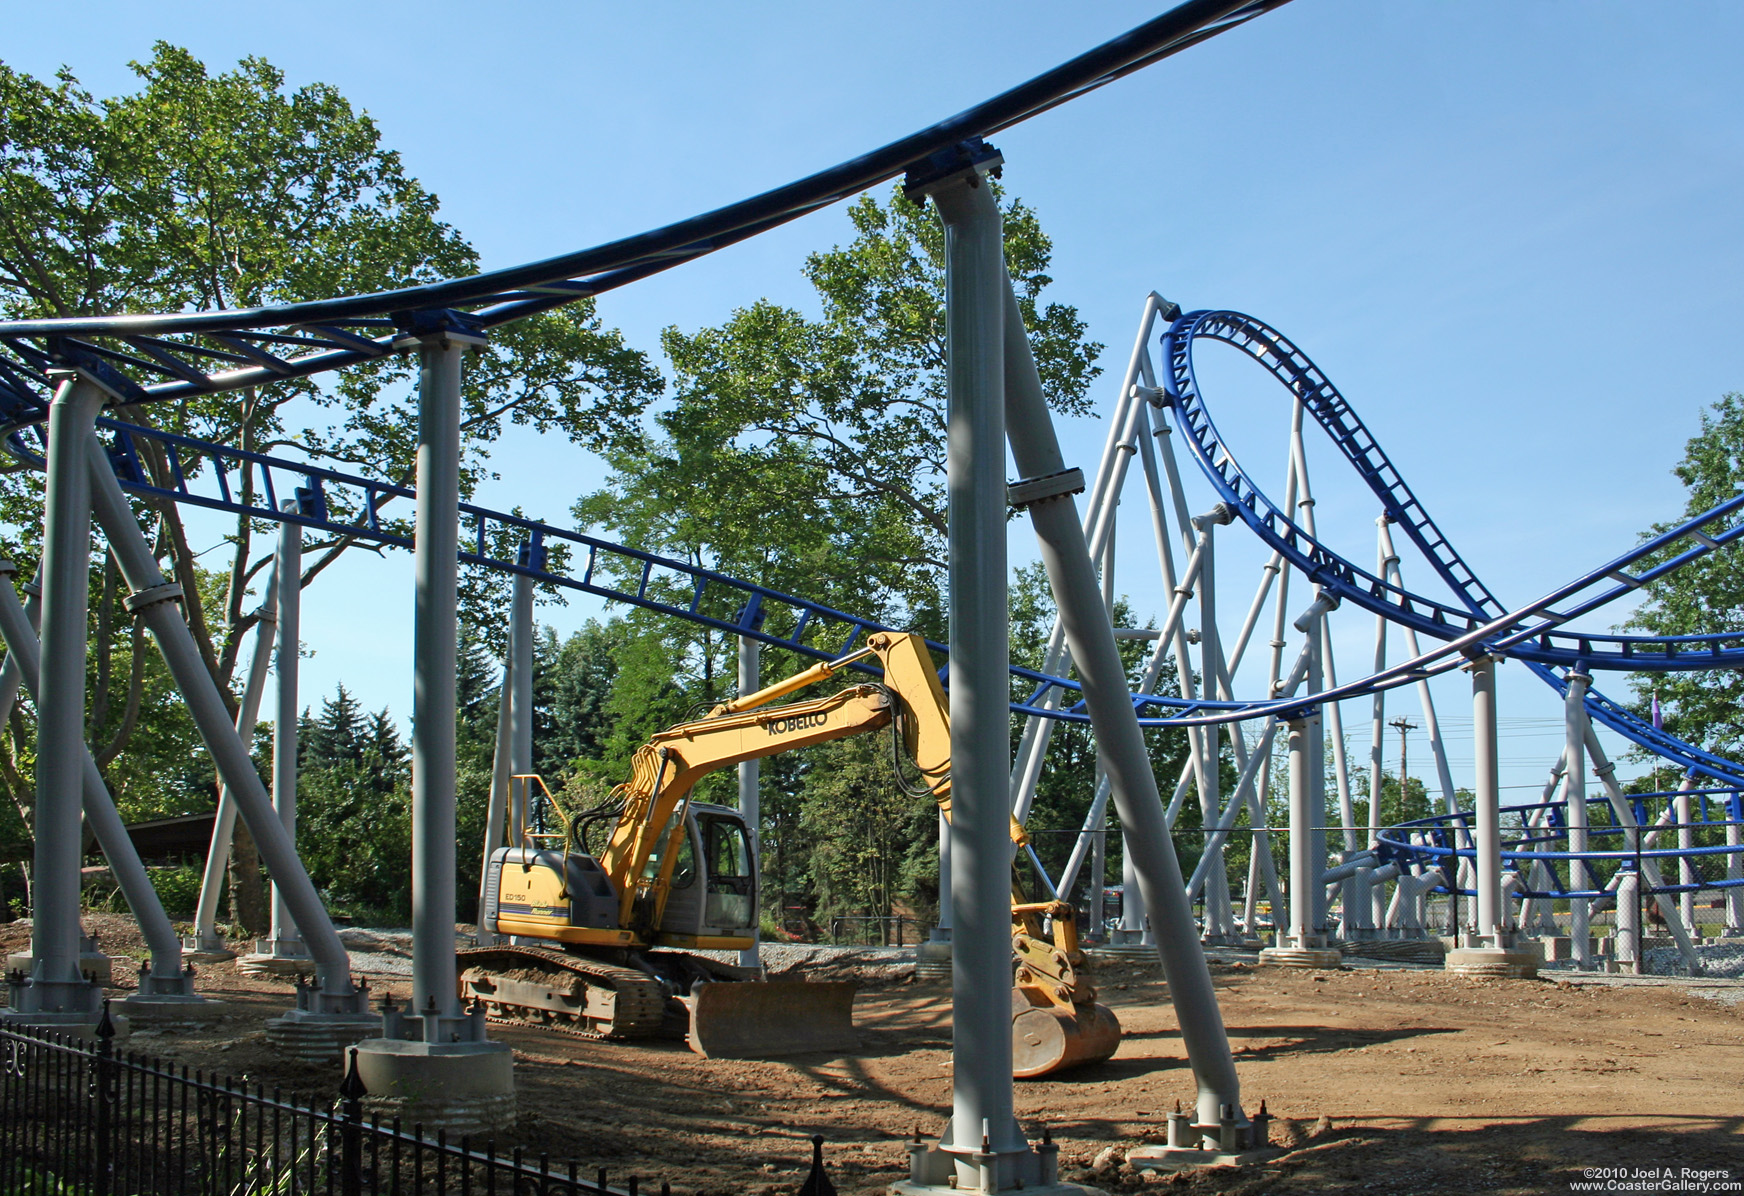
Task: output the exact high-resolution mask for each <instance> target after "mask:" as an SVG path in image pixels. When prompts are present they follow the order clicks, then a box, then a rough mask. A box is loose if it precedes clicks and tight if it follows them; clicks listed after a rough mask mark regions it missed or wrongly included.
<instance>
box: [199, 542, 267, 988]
mask: <svg viewBox="0 0 1744 1196" xmlns="http://www.w3.org/2000/svg"><path fill="white" fill-rule="evenodd" d="M254 617H255V619H256V622H255V625H254V654H253V655H252V656H251V657H250V658H249V662H248V679H247V680H246V681H245V682H244V683H243V686H242V703H241V707H240V709H238V710H237V712H236V735H237V738H239V739H240V740H242V742H243V743H253V742H254V725H255V723H257V722H258V721H260V699H261V695H262V694H264V693H265V692H266V674H267V669H268V668H269V667H270V666H271V664H272V645H273V636H274V633H275V632H276V631H277V630H278V621H279V565H278V562H277V561H276V560H275V561H274V562H273V564H272V568H271V569H269V570H268V571H267V576H266V591H265V594H264V595H263V597H262V598H261V602H260V607H259V609H257V610H256V611H255V612H254ZM235 831H236V798H235V797H233V796H232V795H231V793H230V786H228V785H220V786H219V787H218V813H217V815H216V817H214V818H213V820H212V842H211V845H210V846H209V847H207V849H206V868H205V872H204V874H203V875H202V876H201V877H200V901H199V904H198V906H197V907H196V908H195V911H194V933H193V936H192V937H191V938H189V939H188V941H187V942H186V943H185V944H184V945H185V946H186V947H187V948H188V949H190V950H192V951H197V952H202V953H222V954H223V955H224V956H226V957H228V956H229V954H230V953H229V951H228V950H227V949H226V948H225V946H224V938H223V936H222V935H220V934H219V933H218V894H219V893H220V891H221V890H222V889H223V887H224V872H225V866H226V865H227V864H228V863H229V861H230V841H231V838H232V836H233V835H234V834H235Z"/></svg>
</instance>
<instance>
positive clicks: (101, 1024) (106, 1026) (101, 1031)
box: [97, 997, 115, 1042]
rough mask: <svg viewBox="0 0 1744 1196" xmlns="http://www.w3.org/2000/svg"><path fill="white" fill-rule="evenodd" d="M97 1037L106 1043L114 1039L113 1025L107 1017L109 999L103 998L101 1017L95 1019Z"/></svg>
mask: <svg viewBox="0 0 1744 1196" xmlns="http://www.w3.org/2000/svg"><path fill="white" fill-rule="evenodd" d="M97 1037H98V1038H101V1039H103V1040H104V1041H105V1042H108V1041H109V1040H110V1039H113V1038H114V1037H115V1023H114V1022H113V1021H111V1020H110V1017H109V998H108V997H104V998H103V1016H102V1017H100V1018H98V1019H97Z"/></svg>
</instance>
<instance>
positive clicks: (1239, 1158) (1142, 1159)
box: [1126, 1146, 1284, 1171]
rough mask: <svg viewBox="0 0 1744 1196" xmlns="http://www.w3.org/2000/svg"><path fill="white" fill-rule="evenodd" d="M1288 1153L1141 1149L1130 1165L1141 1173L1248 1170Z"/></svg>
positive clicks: (1131, 1152)
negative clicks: (1198, 1169) (1187, 1170)
mask: <svg viewBox="0 0 1744 1196" xmlns="http://www.w3.org/2000/svg"><path fill="white" fill-rule="evenodd" d="M1283 1153H1284V1152H1283V1151H1282V1150H1281V1149H1279V1148H1278V1147H1276V1146H1263V1147H1259V1148H1257V1149H1254V1150H1235V1151H1230V1150H1193V1149H1190V1148H1186V1147H1174V1146H1141V1147H1139V1148H1138V1149H1136V1150H1129V1151H1127V1154H1126V1161H1127V1162H1128V1163H1130V1164H1132V1166H1133V1168H1134V1169H1136V1170H1139V1171H1184V1170H1186V1169H1187V1168H1188V1167H1245V1166H1247V1165H1248V1164H1250V1163H1263V1162H1265V1161H1266V1160H1267V1159H1275V1158H1277V1157H1278V1156H1279V1155H1281V1154H1283Z"/></svg>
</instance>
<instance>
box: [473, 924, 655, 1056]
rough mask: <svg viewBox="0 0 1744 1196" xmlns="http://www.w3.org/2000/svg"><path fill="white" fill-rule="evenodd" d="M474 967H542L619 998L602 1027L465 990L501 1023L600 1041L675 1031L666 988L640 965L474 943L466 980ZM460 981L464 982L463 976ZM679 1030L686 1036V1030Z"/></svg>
mask: <svg viewBox="0 0 1744 1196" xmlns="http://www.w3.org/2000/svg"><path fill="white" fill-rule="evenodd" d="M471 968H482V969H484V970H486V971H489V972H497V973H501V972H508V971H514V970H517V969H529V968H531V969H541V970H544V971H546V972H548V973H551V974H554V975H569V976H574V977H577V978H579V979H580V980H581V981H582V982H583V983H584V984H587V985H589V986H593V987H599V988H605V989H608V990H610V991H611V992H613V993H615V994H616V996H617V1001H616V1003H615V1011H614V1015H613V1017H612V1021H611V1024H610V1025H609V1026H605V1027H601V1026H599V1025H597V1024H596V1023H595V1022H594V1021H593V1020H592V1019H589V1018H586V1017H584V1016H582V1015H581V1014H576V1013H570V1014H566V1013H562V1012H557V1011H554V1010H550V1009H544V1008H539V1007H536V1006H526V1005H519V1004H514V1003H510V1002H504V1001H499V1000H493V999H491V998H490V997H488V996H484V995H482V994H474V993H463V995H466V996H472V997H474V999H478V1000H483V1001H484V1003H485V1017H486V1019H487V1020H489V1021H491V1022H495V1023H497V1024H498V1025H504V1026H529V1027H532V1028H534V1029H539V1030H550V1031H553V1032H555V1033H558V1034H566V1035H569V1036H570V1037H572V1038H585V1039H590V1040H593V1041H596V1042H597V1041H602V1040H615V1039H625V1038H659V1037H670V1036H671V1035H672V1028H671V1025H670V1022H669V1018H668V1014H667V1008H666V1004H667V997H666V989H665V987H664V986H663V985H662V984H661V983H660V982H659V981H658V980H656V979H655V978H654V977H652V976H650V975H648V973H646V972H643V971H640V970H639V969H637V968H631V967H624V966H622V965H620V964H612V963H606V962H605V961H603V960H598V959H589V958H587V957H585V956H579V955H568V954H559V953H558V952H556V951H546V950H542V949H540V948H538V947H515V946H498V947H475V948H471V949H469V950H465V951H462V952H460V958H459V969H460V973H461V975H462V977H463V978H464V976H465V973H466V972H467V971H468V970H469V969H471ZM462 983H463V986H464V979H463V981H462ZM679 1033H680V1035H682V1031H680V1032H679Z"/></svg>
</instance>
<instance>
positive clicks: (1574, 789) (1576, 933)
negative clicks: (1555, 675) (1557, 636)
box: [1563, 673, 1593, 969]
mask: <svg viewBox="0 0 1744 1196" xmlns="http://www.w3.org/2000/svg"><path fill="white" fill-rule="evenodd" d="M1591 682H1592V678H1591V677H1588V676H1587V675H1586V674H1585V673H1570V674H1569V675H1568V692H1567V695H1566V697H1565V699H1564V702H1563V722H1564V729H1565V730H1566V732H1567V748H1568V756H1567V760H1568V773H1567V775H1566V777H1565V778H1564V784H1565V786H1566V788H1567V806H1568V849H1569V851H1571V852H1581V851H1585V850H1586V849H1587V741H1586V729H1587V711H1586V706H1585V705H1584V704H1583V702H1584V700H1585V698H1586V695H1587V686H1588V685H1589V684H1591ZM1568 887H1569V889H1570V890H1571V891H1573V890H1576V889H1584V888H1586V887H1587V869H1586V861H1584V860H1578V859H1571V860H1570V861H1569V862H1568ZM1568 909H1569V931H1568V932H1569V937H1570V938H1571V939H1572V940H1573V947H1574V960H1575V964H1576V966H1577V967H1580V968H1582V969H1585V968H1590V967H1592V966H1593V953H1592V923H1591V919H1592V910H1591V903H1590V902H1589V901H1588V899H1587V898H1585V897H1571V898H1569V901H1568Z"/></svg>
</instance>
